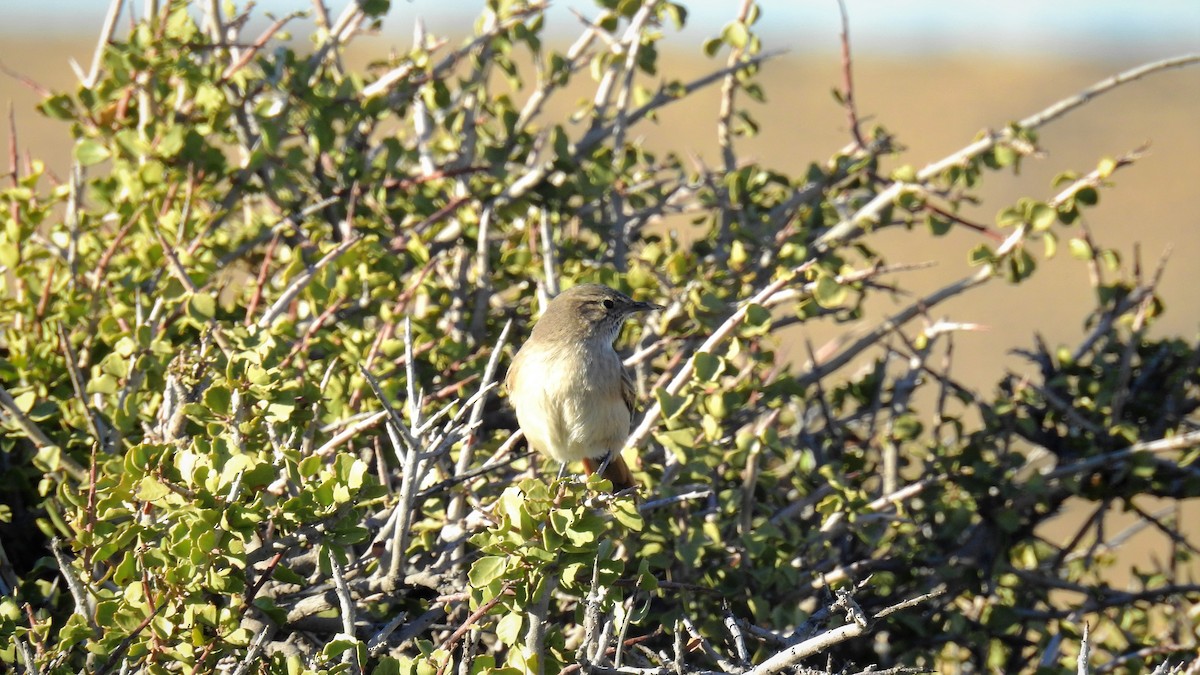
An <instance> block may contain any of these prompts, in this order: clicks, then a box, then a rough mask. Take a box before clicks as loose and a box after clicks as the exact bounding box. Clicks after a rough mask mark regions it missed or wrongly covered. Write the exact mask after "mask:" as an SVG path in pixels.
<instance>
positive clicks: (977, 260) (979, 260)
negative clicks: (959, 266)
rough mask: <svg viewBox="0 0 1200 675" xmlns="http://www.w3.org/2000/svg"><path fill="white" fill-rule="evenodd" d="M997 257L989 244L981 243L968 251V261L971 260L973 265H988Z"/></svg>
mask: <svg viewBox="0 0 1200 675" xmlns="http://www.w3.org/2000/svg"><path fill="white" fill-rule="evenodd" d="M995 258H996V255H995V254H994V253H992V249H991V248H990V247H989V246H988V245H987V244H980V245H978V246H976V247H975V248H973V249H971V251H970V252H969V253H967V262H969V263H970V264H971V266H972V267H975V266H978V265H986V264H987V263H990V262H992V260H994V259H995Z"/></svg>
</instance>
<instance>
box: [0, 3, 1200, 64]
mask: <svg viewBox="0 0 1200 675" xmlns="http://www.w3.org/2000/svg"><path fill="white" fill-rule="evenodd" d="M348 1H349V0H326V4H327V6H328V7H330V10H331V12H333V13H336V12H337V11H339V10H340V9H341V8H342V7H344V6H345V5H346V4H347V2H348ZM6 4H8V5H9V6H7V7H6V8H5V15H6V16H7V18H8V19H9V21H6V22H5V23H6V24H7V25H5V26H3V27H0V33H3V32H4V31H5V30H13V29H15V30H17V31H20V32H21V33H24V34H29V33H31V32H38V31H41V32H43V33H45V34H47V35H49V34H55V33H57V34H62V33H77V32H80V31H83V32H91V31H94V30H95V29H96V27H98V26H99V23H100V20H101V17H102V16H103V14H104V12H105V10H106V8H107V7H108V5H109V2H108V0H37V1H36V2H11V3H6ZM238 4H239V6H240V5H244V4H245V3H244V2H239V3H238ZM482 4H483V3H482V2H481V1H480V0H393V1H392V10H391V13H390V15H389V17H388V19H387V21H386V22H385V29H386V30H387V32H388V33H391V34H395V35H396V36H397V37H400V36H402V35H406V34H407V33H408V32H409V31H410V30H411V26H412V22H413V20H414V19H415V18H416V17H417V16H422V17H423V18H425V19H426V22H427V24H428V26H429V28H430V30H431V31H432V32H434V33H439V34H444V33H453V34H461V33H462V32H463V30H464V29H465V28H466V27H469V26H470V24H471V19H472V17H474V16H475V14H476V13H477V12H478V9H479V8H480V7H481V6H482ZM685 4H686V5H688V7H689V10H690V11H691V21H690V24H691V26H690V30H689V33H691V35H689V36H687V37H688V38H689V41H690V42H691V44H696V42H695V37H698V36H699V35H710V34H714V33H716V32H717V31H719V30H720V27H721V25H722V24H724V22H726V21H728V20H729V18H730V17H732V16H733V15H734V13H735V12H736V9H737V5H738V3H737V1H736V0H695V1H693V2H686V3H685ZM846 4H847V8H848V10H849V12H850V21H851V34H852V38H853V44H854V48H855V50H856V51H858V52H871V53H892V54H898V55H903V54H914V55H916V54H938V53H947V52H964V51H965V52H975V53H995V54H1000V55H1030V56H1039V55H1046V54H1053V55H1059V56H1078V57H1082V58H1097V57H1106V56H1112V57H1129V56H1136V57H1142V58H1145V57H1150V58H1153V57H1156V56H1165V55H1169V54H1178V53H1182V52H1190V51H1200V0H1053V1H1046V0H1005V1H1004V2H994V1H983V0H959V1H953V0H903V1H901V0H846ZM129 5H135V6H136V7H137V11H141V8H142V7H143V6H144V2H143V0H127V6H129ZM760 5H761V6H762V8H763V21H762V23H761V26H760V30H761V31H762V33H763V36H764V40H765V41H766V42H767V43H768V46H771V47H786V48H788V49H790V50H791V51H793V52H801V53H803V52H821V53H829V52H830V50H831V49H832V50H836V47H837V34H838V21H839V19H838V11H837V5H836V3H835V1H834V0H762V1H761V2H760ZM310 6H311V4H310V2H309V1H308V0H259V1H258V3H257V8H258V9H257V13H258V14H259V15H262V14H263V13H264V12H276V13H280V12H287V11H291V10H295V9H305V8H308V7H310ZM551 6H552V11H551V14H550V19H549V21H548V26H549V28H550V29H551V30H552V31H562V32H570V33H575V32H577V30H578V21H577V20H576V19H575V18H574V17H573V16H572V15H571V13H570V12H569V11H568V9H570V8H574V9H576V10H578V11H580V12H581V13H583V14H584V15H587V16H590V15H593V14H594V13H595V10H594V4H593V3H591V2H585V1H582V0H556V1H552V2H551ZM2 49H3V46H2V45H0V52H2Z"/></svg>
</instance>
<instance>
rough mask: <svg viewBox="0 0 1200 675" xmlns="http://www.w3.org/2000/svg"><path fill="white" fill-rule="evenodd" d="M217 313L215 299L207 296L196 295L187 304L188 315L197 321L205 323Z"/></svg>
mask: <svg viewBox="0 0 1200 675" xmlns="http://www.w3.org/2000/svg"><path fill="white" fill-rule="evenodd" d="M216 313H217V299H216V298H215V297H214V296H212V295H209V294H201V293H197V294H195V295H193V296H192V298H191V300H190V301H189V302H188V315H189V316H191V317H192V318H193V319H196V320H198V321H202V322H206V321H208V320H209V319H212V318H213V316H215V315H216Z"/></svg>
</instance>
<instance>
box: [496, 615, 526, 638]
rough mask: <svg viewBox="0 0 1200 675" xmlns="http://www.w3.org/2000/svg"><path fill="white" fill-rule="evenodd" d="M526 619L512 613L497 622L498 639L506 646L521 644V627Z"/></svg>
mask: <svg viewBox="0 0 1200 675" xmlns="http://www.w3.org/2000/svg"><path fill="white" fill-rule="evenodd" d="M524 623H525V619H524V617H523V616H521V614H520V613H519V612H510V613H508V614H505V615H504V617H503V618H501V619H500V620H499V621H497V622H496V638H497V639H498V640H500V641H501V642H503V643H504V644H506V645H510V646H511V645H516V644H519V643H520V642H521V626H522V625H523V624H524Z"/></svg>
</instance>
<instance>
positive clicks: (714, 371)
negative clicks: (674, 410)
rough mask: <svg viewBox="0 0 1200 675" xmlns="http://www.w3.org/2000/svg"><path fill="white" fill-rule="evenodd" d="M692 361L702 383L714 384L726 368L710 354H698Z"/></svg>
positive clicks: (717, 358) (697, 376)
mask: <svg viewBox="0 0 1200 675" xmlns="http://www.w3.org/2000/svg"><path fill="white" fill-rule="evenodd" d="M692 361H693V363H694V364H695V370H696V378H697V379H699V380H700V381H701V382H712V381H713V380H715V379H717V376H718V375H720V374H721V371H722V370H723V368H724V366H723V365H722V363H721V359H720V358H719V357H716V356H713V355H712V354H709V353H708V352H696V355H695V356H693V357H692ZM664 410H665V408H664Z"/></svg>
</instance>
